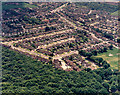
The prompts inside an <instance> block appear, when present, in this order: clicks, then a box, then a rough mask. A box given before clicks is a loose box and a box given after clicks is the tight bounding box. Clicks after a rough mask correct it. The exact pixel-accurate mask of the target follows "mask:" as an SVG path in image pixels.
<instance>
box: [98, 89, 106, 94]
mask: <svg viewBox="0 0 120 95" xmlns="http://www.w3.org/2000/svg"><path fill="white" fill-rule="evenodd" d="M99 93H100V94H108V91H107V89H104V88H102V89H101V90H100V91H99Z"/></svg>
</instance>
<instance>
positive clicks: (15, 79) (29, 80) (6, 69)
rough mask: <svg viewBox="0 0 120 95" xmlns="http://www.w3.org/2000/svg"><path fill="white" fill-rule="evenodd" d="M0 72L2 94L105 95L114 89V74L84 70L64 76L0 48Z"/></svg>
mask: <svg viewBox="0 0 120 95" xmlns="http://www.w3.org/2000/svg"><path fill="white" fill-rule="evenodd" d="M2 68H3V71H2V72H3V74H2V76H3V77H2V92H3V94H5V93H40V94H66V93H67V94H68V93H69V94H70V93H71V94H74V95H76V94H77V95H78V94H82V95H83V94H89V93H90V94H97V93H102V94H109V93H110V92H113V93H114V92H116V91H117V88H118V85H117V84H118V83H117V74H118V71H117V70H116V71H115V70H114V71H112V70H111V69H110V68H107V69H104V68H99V69H97V70H94V71H92V70H91V69H89V68H88V69H85V70H83V71H80V72H76V71H70V72H68V71H64V70H59V69H56V68H54V67H53V65H52V64H49V63H48V64H47V63H46V64H43V63H42V62H40V61H37V60H35V59H32V58H31V57H28V56H26V55H23V54H19V53H18V52H16V51H13V50H10V49H7V48H5V47H3V48H2ZM105 80H106V81H105ZM116 95H118V94H116Z"/></svg>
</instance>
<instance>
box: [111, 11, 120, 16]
mask: <svg viewBox="0 0 120 95" xmlns="http://www.w3.org/2000/svg"><path fill="white" fill-rule="evenodd" d="M119 12H120V10H118V11H115V12H113V13H111V15H113V16H118V13H119Z"/></svg>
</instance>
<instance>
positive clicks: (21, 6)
mask: <svg viewBox="0 0 120 95" xmlns="http://www.w3.org/2000/svg"><path fill="white" fill-rule="evenodd" d="M27 7H28V8H35V7H37V6H35V5H31V4H28V3H24V2H22V3H20V5H14V4H8V5H6V3H2V9H3V10H8V9H15V8H27Z"/></svg>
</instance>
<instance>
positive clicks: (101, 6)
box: [75, 2, 118, 12]
mask: <svg viewBox="0 0 120 95" xmlns="http://www.w3.org/2000/svg"><path fill="white" fill-rule="evenodd" d="M75 4H76V5H77V6H87V7H88V8H90V9H91V10H100V11H107V12H115V11H117V10H118V5H110V4H107V3H100V2H77V3H75Z"/></svg>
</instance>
